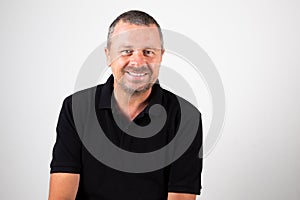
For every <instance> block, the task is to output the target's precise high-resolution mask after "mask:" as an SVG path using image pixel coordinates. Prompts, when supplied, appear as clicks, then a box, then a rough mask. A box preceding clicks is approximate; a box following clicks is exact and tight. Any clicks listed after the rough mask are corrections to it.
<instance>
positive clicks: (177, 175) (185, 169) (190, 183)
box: [168, 114, 203, 195]
mask: <svg viewBox="0 0 300 200" xmlns="http://www.w3.org/2000/svg"><path fill="white" fill-rule="evenodd" d="M201 147H202V121H201V114H200V120H199V126H198V130H197V134H196V136H195V138H194V140H193V142H192V144H191V145H190V147H189V148H188V149H187V151H186V152H185V153H184V154H183V155H182V156H181V157H179V158H178V159H177V160H176V161H175V162H174V163H172V164H171V167H170V174H169V183H168V192H176V193H189V194H198V195H199V194H200V190H201V172H202V164H203V162H202V153H201V152H202V148H201ZM200 151H201V152H200Z"/></svg>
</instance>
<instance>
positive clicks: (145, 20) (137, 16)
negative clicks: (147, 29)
mask: <svg viewBox="0 0 300 200" xmlns="http://www.w3.org/2000/svg"><path fill="white" fill-rule="evenodd" d="M119 21H123V22H125V23H129V24H135V25H141V26H149V25H151V24H154V25H156V27H157V28H158V31H159V36H160V40H161V48H163V46H164V45H163V43H164V42H163V34H162V31H161V28H160V25H159V24H158V23H157V21H156V20H155V19H154V18H153V17H152V16H150V15H149V14H147V13H145V12H143V11H139V10H130V11H127V12H125V13H122V14H121V15H119V16H118V17H117V18H116V19H115V20H114V21H113V22H112V23H111V25H110V26H109V30H108V35H107V48H109V47H110V42H111V41H110V39H111V35H112V34H113V32H114V29H115V26H116V25H117V24H118V22H119Z"/></svg>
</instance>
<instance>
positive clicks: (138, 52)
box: [49, 11, 202, 200]
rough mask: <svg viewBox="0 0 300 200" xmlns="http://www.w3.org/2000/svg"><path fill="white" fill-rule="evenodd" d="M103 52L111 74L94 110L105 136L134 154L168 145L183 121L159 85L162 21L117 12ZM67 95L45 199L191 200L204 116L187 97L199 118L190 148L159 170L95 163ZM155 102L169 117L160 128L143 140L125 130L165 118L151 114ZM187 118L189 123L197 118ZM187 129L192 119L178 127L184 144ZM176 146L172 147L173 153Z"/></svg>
mask: <svg viewBox="0 0 300 200" xmlns="http://www.w3.org/2000/svg"><path fill="white" fill-rule="evenodd" d="M105 54H106V57H107V63H108V66H110V67H111V69H112V74H113V75H112V76H111V77H110V78H109V79H108V80H107V82H106V83H105V84H101V85H98V86H96V87H95V88H94V89H95V91H96V92H95V107H93V109H95V111H96V114H97V119H98V121H99V124H100V125H101V128H102V129H103V130H104V132H105V135H106V136H107V138H109V140H110V141H111V142H112V143H114V144H115V145H116V146H118V147H119V148H122V149H124V150H126V151H131V152H136V153H147V152H153V151H155V150H157V149H161V148H162V147H164V146H165V145H167V144H169V143H171V141H172V139H174V138H176V134H178V133H177V131H178V130H179V129H180V128H179V124H180V123H184V120H183V119H182V118H181V117H182V116H181V115H183V112H182V110H180V106H181V104H180V103H179V102H180V101H181V100H182V99H181V98H180V97H177V96H176V95H174V94H172V93H171V92H168V91H167V90H164V89H162V88H161V87H160V86H159V84H158V80H157V79H158V74H159V67H160V63H161V61H162V57H163V54H164V48H163V37H162V33H161V29H160V26H159V24H158V23H157V22H156V21H155V19H153V18H152V17H151V16H150V15H148V14H146V13H144V12H141V11H128V12H125V13H123V14H121V15H120V16H119V17H118V18H116V19H115V20H114V22H113V23H112V24H111V26H110V28H109V33H108V40H107V48H106V49H105ZM90 90H91V89H87V90H86V91H90ZM81 94H82V93H81ZM83 94H84V92H83ZM72 98H74V95H71V96H69V97H67V98H66V99H65V101H64V103H63V107H62V110H61V113H60V117H59V120H58V125H57V140H56V143H55V146H54V149H53V160H52V162H51V176H50V192H49V199H50V200H60V199H61V200H63V199H64V200H67V199H77V200H78V199H84V200H96V199H98V200H102V199H103V200H119V199H125V200H127V199H128V200H135V199H136V200H167V199H168V200H195V199H196V194H200V189H201V170H202V159H201V158H199V155H198V154H199V151H200V148H201V145H202V126H201V118H200V113H199V112H198V111H197V109H195V108H194V107H193V106H191V105H190V104H189V103H188V102H186V101H183V102H184V104H186V105H187V107H188V108H189V109H190V110H191V111H192V112H194V113H197V116H199V119H198V121H197V120H196V119H195V121H196V122H197V125H198V126H197V128H198V129H197V131H196V132H197V133H196V136H195V138H194V140H193V142H192V143H191V145H190V146H189V147H188V148H187V149H186V151H185V152H184V153H183V155H181V156H180V157H179V158H176V160H175V161H174V162H172V163H170V164H168V165H166V166H164V167H162V168H160V169H156V170H151V171H148V172H143V173H138V172H137V173H132V172H125V171H120V170H118V169H114V168H112V167H110V166H108V165H107V164H106V163H102V162H100V161H99V160H98V159H97V157H95V156H94V155H93V154H92V153H91V151H90V149H89V148H88V147H87V146H85V145H84V144H83V142H82V140H81V139H82V138H81V136H80V133H78V132H80V131H79V129H80V128H79V127H78V126H76V125H77V124H76V123H75V122H74V121H76V120H74V118H75V117H74V113H73V112H74V109H72ZM178 99H179V100H178ZM73 104H74V101H73ZM155 104H159V105H161V106H162V107H163V108H164V109H165V111H166V114H167V117H166V121H165V124H164V126H163V127H162V129H161V130H160V131H159V132H158V133H157V134H155V135H152V136H151V137H147V138H146V137H145V138H143V134H145V133H143V132H137V134H139V136H140V137H139V136H138V135H137V136H136V137H135V136H132V135H130V134H129V132H134V130H135V126H134V125H138V126H141V127H143V126H147V125H148V124H151V121H152V120H153V121H155V119H158V120H160V119H161V118H162V113H161V112H158V113H161V115H156V116H152V115H151V109H150V108H151V107H152V106H153V105H155ZM188 120H189V121H194V117H190V118H188ZM188 126H189V122H188V123H185V128H184V129H183V130H184V131H181V132H182V135H183V137H181V139H180V140H178V141H177V143H180V142H181V141H185V140H184V137H185V134H189V133H188V132H189V131H188V130H189V129H188ZM87 134H92V133H89V132H88V133H87ZM176 148H177V146H176V145H175V147H174V148H173V151H172V154H175V153H174V152H175V150H176ZM111 159H116V158H113V157H112V158H111ZM124 162H126V161H124Z"/></svg>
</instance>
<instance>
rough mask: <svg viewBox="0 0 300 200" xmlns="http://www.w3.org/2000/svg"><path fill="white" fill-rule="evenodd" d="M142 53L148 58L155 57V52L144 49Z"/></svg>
mask: <svg viewBox="0 0 300 200" xmlns="http://www.w3.org/2000/svg"><path fill="white" fill-rule="evenodd" d="M143 53H144V55H145V56H149V57H153V56H154V55H155V51H154V50H151V49H145V50H144V51H143Z"/></svg>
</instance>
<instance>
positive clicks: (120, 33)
mask: <svg viewBox="0 0 300 200" xmlns="http://www.w3.org/2000/svg"><path fill="white" fill-rule="evenodd" d="M110 44H111V48H112V49H115V50H116V49H119V48H120V47H132V48H137V49H144V48H155V49H161V38H160V35H159V31H158V28H157V27H156V26H155V25H153V26H149V27H148V26H137V25H125V26H122V27H117V28H116V30H115V31H114V34H113V35H112V37H111V39H110Z"/></svg>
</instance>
